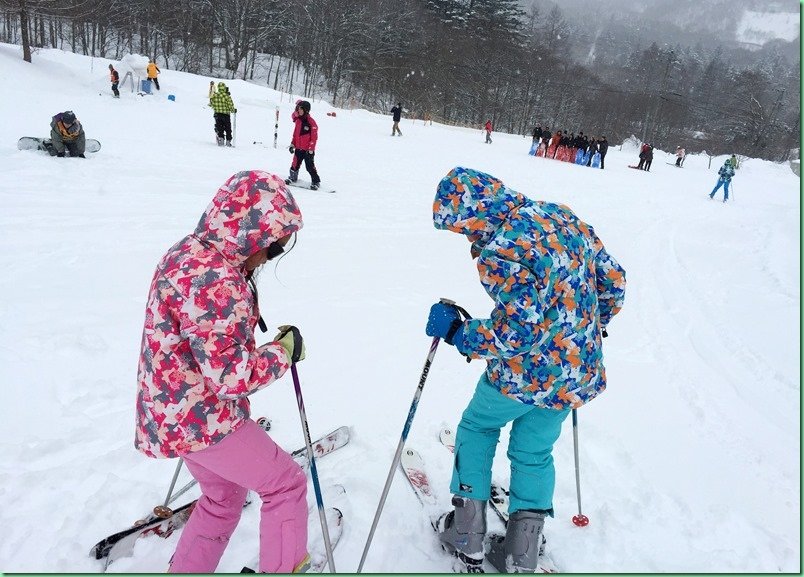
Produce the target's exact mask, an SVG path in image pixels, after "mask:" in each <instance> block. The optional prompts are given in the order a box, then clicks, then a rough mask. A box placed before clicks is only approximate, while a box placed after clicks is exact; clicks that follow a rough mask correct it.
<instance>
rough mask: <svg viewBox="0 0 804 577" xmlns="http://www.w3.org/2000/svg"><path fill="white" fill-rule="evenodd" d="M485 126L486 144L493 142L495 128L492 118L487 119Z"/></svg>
mask: <svg viewBox="0 0 804 577" xmlns="http://www.w3.org/2000/svg"><path fill="white" fill-rule="evenodd" d="M483 128H484V129H485V130H486V144H491V131H492V130H493V129H494V126H493V125H492V124H491V120H487V121H486V125H485V126H484V127H483Z"/></svg>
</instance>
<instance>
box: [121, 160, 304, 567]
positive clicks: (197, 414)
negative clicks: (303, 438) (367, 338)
mask: <svg viewBox="0 0 804 577" xmlns="http://www.w3.org/2000/svg"><path fill="white" fill-rule="evenodd" d="M301 228H302V215H301V212H300V211H299V207H298V205H297V204H296V202H295V200H294V199H293V196H292V195H291V194H290V192H289V191H288V189H287V187H286V186H285V184H284V183H283V182H282V179H281V178H280V177H278V176H276V175H273V174H268V173H266V172H262V171H243V172H239V173H237V174H235V175H233V176H232V177H230V178H229V179H228V180H227V181H226V182H225V183H224V184H223V186H221V188H220V189H218V192H217V194H216V195H215V197H214V199H213V200H212V202H211V203H210V204H209V206H208V207H207V209H206V211H205V212H204V214H203V215H202V216H201V219H200V221H199V223H198V226H197V227H196V229H195V231H194V232H193V233H192V234H189V235H188V236H186V237H184V238H183V239H182V240H180V241H179V242H178V243H176V244H175V245H173V247H172V248H170V249H169V250H168V252H167V253H166V254H165V256H163V257H162V260H161V261H160V262H159V264H158V265H157V268H156V272H155V274H154V277H153V280H152V281H151V288H150V291H149V295H148V302H147V305H146V310H145V326H144V329H143V336H142V351H141V354H140V359H139V368H138V374H137V403H136V435H135V441H134V446H135V447H136V448H137V449H138V450H139V451H141V452H142V453H144V454H145V455H147V456H149V457H154V458H176V457H180V458H183V459H184V462H185V464H186V465H187V468H188V469H189V470H190V472H191V473H192V475H193V477H195V479H196V480H198V484H199V487H200V488H201V493H202V494H201V497H200V498H199V499H198V502H197V504H196V505H195V508H194V509H193V512H192V515H191V516H190V519H189V521H188V522H187V525H186V527H185V528H184V531H183V532H182V534H181V538H180V539H179V542H178V544H177V545H176V551H175V552H174V553H173V556H172V557H171V560H170V567H169V572H171V573H213V572H214V571H215V569H216V567H217V566H218V562H219V561H220V558H221V555H223V552H224V550H225V549H226V545H227V544H228V542H229V537H230V536H231V535H232V533H233V532H234V530H235V527H237V523H238V521H239V520H240V514H241V512H242V510H243V504H244V502H245V500H246V496H247V494H248V490H253V491H256V492H257V493H258V494H259V496H260V498H261V499H262V507H261V509H260V565H259V570H260V571H261V572H272V573H290V572H291V571H298V570H300V569H303V568H304V567H305V565H306V564H307V563H309V555H308V553H307V499H306V495H307V477H306V474H305V473H304V471H303V470H302V469H301V467H299V465H298V464H297V463H296V462H295V461H294V460H293V458H292V457H291V456H290V455H289V454H288V453H287V452H285V451H284V450H283V449H282V448H280V447H279V446H278V445H277V444H276V443H275V442H274V441H273V440H272V439H271V437H270V436H269V435H268V434H267V433H266V432H265V430H263V429H262V428H260V426H259V425H257V423H255V422H254V421H253V420H251V418H250V407H249V400H248V396H249V395H251V394H253V393H255V392H257V391H259V390H261V389H263V388H265V387H267V386H268V385H270V384H271V383H273V382H274V381H276V380H277V379H279V378H280V377H282V375H284V374H285V372H286V371H287V370H288V368H289V367H290V366H291V364H293V363H295V362H298V361H300V360H302V359H304V341H303V340H302V339H301V335H300V334H299V333H298V329H296V328H295V327H279V328H280V331H279V333H278V334H277V335H276V336H275V337H274V338H273V340H271V341H270V342H267V343H265V344H263V345H261V346H258V345H257V343H256V340H255V337H254V327H255V325H257V324H258V323H259V325H260V327H261V328H262V330H263V332H265V331H266V330H267V327H266V326H265V323H264V322H263V320H262V317H261V316H260V310H259V308H258V305H257V288H256V284H255V282H254V279H255V276H256V273H257V271H258V269H259V267H260V266H262V265H263V264H265V262H266V261H269V260H271V259H273V258H275V257H277V256H278V255H279V254H281V253H282V252H283V251H284V250H285V247H286V246H287V244H288V242H289V241H290V240H291V239H295V236H296V233H297V232H298V231H299V230H300V229H301Z"/></svg>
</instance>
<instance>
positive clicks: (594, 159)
mask: <svg viewBox="0 0 804 577" xmlns="http://www.w3.org/2000/svg"><path fill="white" fill-rule="evenodd" d="M532 137H533V141H532V144H531V148H530V152H529V154H530V155H531V156H540V157H543V158H552V159H555V160H561V161H564V162H573V163H575V164H580V165H583V166H591V167H593V168H597V167H598V163H599V166H600V168H601V169H602V168H605V166H606V154H607V153H608V151H609V141H608V139H607V138H606V137H605V136H601V137H600V138H597V137H595V136H593V137H592V138H591V139H590V138H589V137H588V136H587V135H585V134H584V133H583V132H582V131H581V132H579V133H578V135H577V136H576V135H575V133H574V132H571V133H569V134H567V131H566V130H564V131H563V132H562V131H561V130H557V131H556V132H555V134H553V133H551V132H550V127H549V126H545V127H544V128H542V125H541V124H537V125H536V126H535V127H534V129H533V133H532Z"/></svg>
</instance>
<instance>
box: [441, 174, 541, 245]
mask: <svg viewBox="0 0 804 577" xmlns="http://www.w3.org/2000/svg"><path fill="white" fill-rule="evenodd" d="M525 202H526V198H525V197H524V196H523V195H522V194H520V193H518V192H516V191H514V190H511V189H509V188H506V186H505V185H504V184H503V183H502V181H501V180H499V179H497V178H495V177H493V176H491V175H490V174H486V173H484V172H480V171H478V170H473V169H471V168H463V167H460V166H458V167H455V168H453V169H452V170H451V171H449V173H448V174H447V175H446V176H445V177H444V178H442V179H441V182H439V183H438V189H437V190H436V197H435V201H434V202H433V224H434V225H435V227H436V228H438V229H446V230H451V231H452V232H458V233H460V234H463V235H466V236H469V235H476V236H478V237H479V239H480V240H479V241H477V242H478V244H480V245H483V244H486V243H487V242H488V241H489V240H490V239H491V236H492V234H493V233H494V231H495V230H497V229H498V228H499V227H500V225H501V224H502V223H503V221H504V220H505V218H506V216H507V215H508V213H509V212H511V211H512V210H513V209H514V208H516V207H518V206H521V205H523V204H525Z"/></svg>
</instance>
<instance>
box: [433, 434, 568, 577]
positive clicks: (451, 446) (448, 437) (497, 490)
mask: <svg viewBox="0 0 804 577" xmlns="http://www.w3.org/2000/svg"><path fill="white" fill-rule="evenodd" d="M438 439H439V440H440V441H441V444H442V445H444V447H446V448H447V449H448V450H449V451H450V452H451V453H454V452H455V433H454V431H453V430H452V429H450V428H448V427H444V428H442V429H441V431H439V433H438ZM510 499H511V493H510V492H509V490H508V489H507V488H506V487H505V485H503V484H501V483H497V482H495V481H492V482H491V496H490V497H489V506H490V507H491V510H492V511H494V514H495V515H497V517H499V519H500V521H502V524H503V525H504V526H506V527H507V526H508V504H509V502H510ZM503 538H504V535H499V534H491V535H489V540H490V541H491V540H502V539H503ZM546 544H547V538H546V537H545V536H544V533H542V545H541V549H540V550H539V569H541V571H542V573H558V568H557V566H556V564H555V563H554V562H553V560H552V559H551V558H550V556H549V555H548V554H547V552H546V550H545V546H546Z"/></svg>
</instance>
